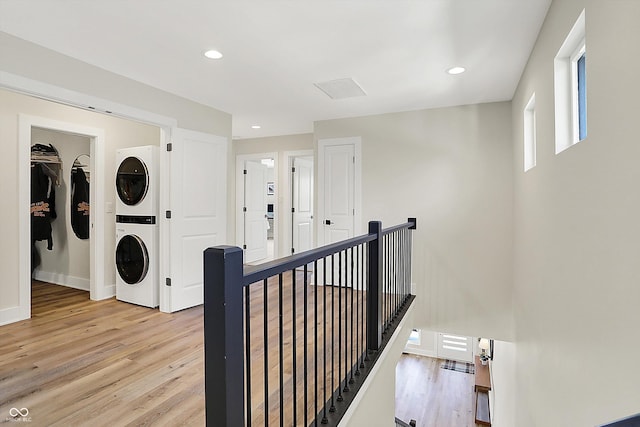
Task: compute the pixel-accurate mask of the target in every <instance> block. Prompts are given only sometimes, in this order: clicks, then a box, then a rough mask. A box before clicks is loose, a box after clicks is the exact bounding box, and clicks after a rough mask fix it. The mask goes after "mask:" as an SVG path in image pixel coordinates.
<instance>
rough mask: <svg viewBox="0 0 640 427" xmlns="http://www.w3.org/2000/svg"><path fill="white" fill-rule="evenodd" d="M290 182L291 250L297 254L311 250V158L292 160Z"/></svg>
mask: <svg viewBox="0 0 640 427" xmlns="http://www.w3.org/2000/svg"><path fill="white" fill-rule="evenodd" d="M291 181H292V186H291V187H292V195H291V200H292V212H291V217H292V246H291V249H292V252H294V253H299V252H304V251H307V250H309V249H312V248H313V158H306V157H294V158H293V168H292V179H291Z"/></svg>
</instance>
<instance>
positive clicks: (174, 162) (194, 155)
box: [160, 128, 227, 312]
mask: <svg viewBox="0 0 640 427" xmlns="http://www.w3.org/2000/svg"><path fill="white" fill-rule="evenodd" d="M171 144H172V145H171V147H172V149H171V152H169V153H167V154H168V156H167V158H168V161H167V162H166V163H167V164H168V166H169V171H168V172H167V171H165V172H163V173H168V174H170V180H169V181H170V183H169V206H170V211H171V218H170V219H166V218H165V221H166V224H167V225H168V228H169V236H168V239H169V247H168V251H167V252H168V253H167V252H165V254H164V255H165V256H168V266H169V269H166V267H165V269H164V276H162V277H161V286H162V287H163V288H168V295H167V296H168V298H164V301H163V299H161V301H160V310H161V311H164V312H174V311H178V310H182V309H185V308H189V307H193V306H196V305H200V304H202V303H203V301H204V283H203V281H204V265H203V258H204V255H203V252H204V250H205V249H206V248H208V247H213V246H217V245H223V244H225V243H226V209H227V208H226V204H227V185H226V182H227V138H224V137H221V136H216V135H210V134H206V133H202V132H196V131H191V130H186V129H179V128H173V129H172V130H171ZM165 260H166V258H165ZM167 279H170V280H167ZM161 294H162V292H161Z"/></svg>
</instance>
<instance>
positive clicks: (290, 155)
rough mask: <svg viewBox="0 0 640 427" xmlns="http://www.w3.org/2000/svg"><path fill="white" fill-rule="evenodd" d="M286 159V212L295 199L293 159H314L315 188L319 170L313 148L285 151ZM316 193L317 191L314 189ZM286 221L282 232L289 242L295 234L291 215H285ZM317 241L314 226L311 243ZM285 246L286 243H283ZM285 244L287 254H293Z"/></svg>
mask: <svg viewBox="0 0 640 427" xmlns="http://www.w3.org/2000/svg"><path fill="white" fill-rule="evenodd" d="M283 154H284V160H285V162H286V164H287V170H286V173H285V175H286V177H287V191H286V194H284V195H281V198H282V200H283V201H284V203H283V206H286V207H287V209H286V212H287V213H288V212H291V209H293V199H292V197H291V195H292V194H293V179H292V177H291V168H292V167H293V159H295V158H296V157H311V158H312V159H313V167H314V171H313V176H314V183H313V188H314V190H315V189H316V187H317V184H316V183H315V177H316V176H317V172H316V171H315V168H316V166H317V164H316V155H315V152H314V151H313V150H295V151H285V152H284V153H283ZM314 193H315V191H314ZM315 196H316V195H315V194H313V201H314V206H313V219H314V220H315V219H316V218H317V211H318V208H317V206H316V204H315V201H316V198H315ZM285 216H286V218H285V221H284V224H283V226H284V231H283V233H282V241H283V242H289V243H293V235H292V229H293V222H292V218H291V215H285ZM317 242H318V238H317V236H316V227H314V228H313V244H312V245H311V246H312V247H314V248H315V247H316V246H317ZM283 246H284V245H283ZM286 246H291V245H290V244H287V245H286ZM286 246H285V251H286V254H287V255H291V248H288V250H287V248H286Z"/></svg>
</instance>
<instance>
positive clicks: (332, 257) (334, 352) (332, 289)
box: [329, 254, 336, 412]
mask: <svg viewBox="0 0 640 427" xmlns="http://www.w3.org/2000/svg"><path fill="white" fill-rule="evenodd" d="M334 260H335V254H331V408H329V412H335V411H336V406H335V402H334V400H333V399H334V395H335V387H334V384H335V381H334V380H335V371H336V370H335V366H336V364H335V355H336V351H335V343H336V339H335V332H334V324H335V319H336V316H335V298H334V296H335V295H334V293H335V290H336V286H335V283H336V282H335V271H336V269H335V264H334Z"/></svg>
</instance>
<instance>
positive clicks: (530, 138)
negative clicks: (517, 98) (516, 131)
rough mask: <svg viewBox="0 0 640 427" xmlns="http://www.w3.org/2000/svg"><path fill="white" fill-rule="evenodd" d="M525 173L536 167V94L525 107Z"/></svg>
mask: <svg viewBox="0 0 640 427" xmlns="http://www.w3.org/2000/svg"><path fill="white" fill-rule="evenodd" d="M523 116H524V121H523V127H524V143H523V147H524V171H525V172H526V171H528V170H529V169H531V168H533V167H534V166H535V165H536V93H535V92H534V93H533V95H531V98H529V102H527V105H526V106H525V107H524V113H523Z"/></svg>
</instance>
